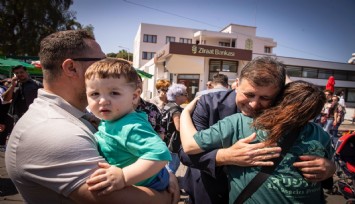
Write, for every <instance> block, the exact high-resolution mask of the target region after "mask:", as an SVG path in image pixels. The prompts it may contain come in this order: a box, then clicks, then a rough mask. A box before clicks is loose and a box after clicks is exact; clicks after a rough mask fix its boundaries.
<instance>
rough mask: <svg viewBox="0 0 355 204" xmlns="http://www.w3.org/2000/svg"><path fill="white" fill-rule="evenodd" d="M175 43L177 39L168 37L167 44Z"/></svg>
mask: <svg viewBox="0 0 355 204" xmlns="http://www.w3.org/2000/svg"><path fill="white" fill-rule="evenodd" d="M169 42H175V37H171V36H166V43H169Z"/></svg>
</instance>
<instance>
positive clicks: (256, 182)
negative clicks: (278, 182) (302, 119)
mask: <svg viewBox="0 0 355 204" xmlns="http://www.w3.org/2000/svg"><path fill="white" fill-rule="evenodd" d="M300 131H301V130H300V128H298V129H296V130H295V131H292V132H290V133H289V134H287V135H286V136H285V139H284V140H283V142H282V143H281V144H280V146H281V147H282V150H281V155H280V157H278V158H275V159H273V160H272V161H273V162H274V165H273V166H264V167H262V168H261V170H260V172H259V173H258V174H257V175H256V176H255V177H254V178H253V179H252V180H251V181H250V182H249V183H248V185H247V186H246V187H245V188H244V189H243V190H242V192H241V193H240V194H239V196H238V198H237V199H236V200H235V201H234V204H242V203H244V202H245V201H246V200H247V199H248V198H249V197H250V196H252V195H253V193H254V192H255V191H256V190H257V189H258V188H259V187H260V186H261V185H262V184H263V183H264V182H265V181H266V179H267V178H268V177H269V176H270V175H271V174H272V172H273V171H274V170H275V168H276V167H277V166H278V165H279V163H280V162H281V161H282V160H283V158H284V156H285V155H286V153H287V152H288V151H289V149H290V148H291V147H292V145H293V143H295V141H296V139H297V137H298V135H299V133H300Z"/></svg>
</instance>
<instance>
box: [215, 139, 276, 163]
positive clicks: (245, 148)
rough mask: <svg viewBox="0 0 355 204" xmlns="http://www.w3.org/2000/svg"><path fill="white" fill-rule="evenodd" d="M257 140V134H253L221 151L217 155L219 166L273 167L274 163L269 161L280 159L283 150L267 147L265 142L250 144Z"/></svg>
mask: <svg viewBox="0 0 355 204" xmlns="http://www.w3.org/2000/svg"><path fill="white" fill-rule="evenodd" d="M255 138H256V134H255V133H253V134H252V135H250V136H249V137H247V138H244V139H241V140H239V141H238V142H236V143H235V144H233V145H232V146H231V147H229V148H226V149H219V150H218V152H217V155H216V163H217V166H223V165H237V166H272V165H273V164H274V163H273V162H272V161H268V160H270V159H272V158H277V157H279V156H280V152H281V148H280V147H276V146H271V147H270V146H268V147H267V146H266V144H265V143H263V142H261V143H256V144H249V143H250V142H252V141H253V140H254V139H255Z"/></svg>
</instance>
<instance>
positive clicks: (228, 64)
mask: <svg viewBox="0 0 355 204" xmlns="http://www.w3.org/2000/svg"><path fill="white" fill-rule="evenodd" d="M237 71H238V61H226V60H216V59H211V60H210V65H209V74H208V79H210V80H212V77H213V75H214V74H217V73H219V72H231V73H237Z"/></svg>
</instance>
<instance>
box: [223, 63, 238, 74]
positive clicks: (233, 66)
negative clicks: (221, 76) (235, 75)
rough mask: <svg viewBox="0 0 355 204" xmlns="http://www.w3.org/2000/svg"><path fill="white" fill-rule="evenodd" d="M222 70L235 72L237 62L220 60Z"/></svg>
mask: <svg viewBox="0 0 355 204" xmlns="http://www.w3.org/2000/svg"><path fill="white" fill-rule="evenodd" d="M222 71H224V72H237V62H236V61H222Z"/></svg>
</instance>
